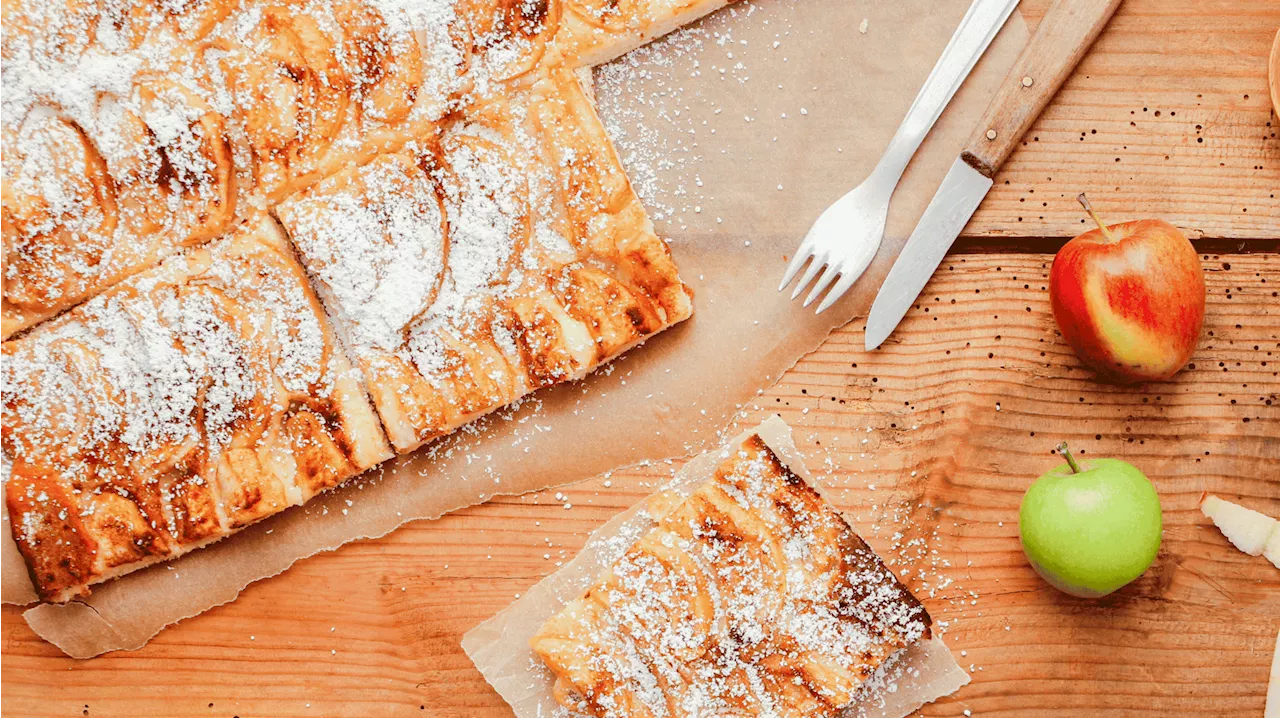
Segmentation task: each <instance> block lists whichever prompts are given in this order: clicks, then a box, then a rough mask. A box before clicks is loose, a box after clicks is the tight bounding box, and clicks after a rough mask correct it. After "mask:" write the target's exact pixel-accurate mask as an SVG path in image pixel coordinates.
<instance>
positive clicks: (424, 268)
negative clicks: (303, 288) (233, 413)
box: [277, 72, 692, 451]
mask: <svg viewBox="0 0 1280 718" xmlns="http://www.w3.org/2000/svg"><path fill="white" fill-rule="evenodd" d="M277 214H278V216H279V217H280V220H281V222H282V223H283V224H284V226H285V228H286V229H287V230H288V232H289V234H290V236H291V238H292V239H293V241H294V243H295V244H296V245H297V247H298V249H299V252H300V254H301V256H302V259H303V263H304V264H305V265H306V267H307V269H308V271H310V272H311V274H312V276H313V278H314V279H315V280H316V283H317V285H318V286H320V287H321V288H322V289H321V296H322V298H323V299H324V301H325V304H326V306H327V308H328V309H329V312H330V314H331V315H333V316H334V317H335V321H336V323H337V325H338V328H339V331H340V332H341V333H342V335H343V337H344V338H345V339H346V342H347V344H348V346H350V347H351V350H352V352H353V355H354V356H355V358H356V363H357V364H358V365H359V366H360V367H361V368H362V369H363V370H364V372H365V377H366V380H367V383H368V385H369V387H370V391H371V393H372V395H373V399H374V404H375V405H376V406H377V408H378V411H379V414H380V415H381V417H382V421H383V424H384V425H385V426H386V427H387V433H388V435H389V436H390V438H391V441H392V443H393V444H394V445H395V446H396V448H397V449H398V450H400V451H408V450H411V449H413V448H414V447H416V446H418V445H420V444H422V443H423V442H426V441H430V440H431V439H433V438H436V437H438V436H441V435H443V434H446V433H448V432H450V431H452V430H453V429H455V428H457V427H458V426H460V425H462V424H464V423H466V422H469V421H471V420H473V419H474V418H476V417H477V416H480V415H482V414H485V413H488V412H490V411H493V410H494V409H497V408H499V407H502V406H505V405H507V404H509V403H511V402H512V401H514V400H515V399H517V398H519V397H521V396H523V395H524V394H527V393H528V392H530V391H533V390H535V389H538V388H540V387H544V386H549V385H551V384H556V383H559V382H563V381H568V380H572V379H576V378H579V377H581V376H583V375H584V374H585V373H586V372H588V371H591V370H592V369H594V368H595V367H597V366H599V365H600V364H601V363H603V362H606V361H608V360H610V359H612V358H613V357H615V356H617V355H618V354H620V353H622V352H623V351H626V350H627V349H628V348H630V347H631V346H633V345H634V344H636V343H637V342H639V341H642V340H644V339H645V338H646V337H648V336H651V335H652V334H654V333H655V332H658V331H661V330H662V329H664V328H666V327H669V326H671V325H672V324H674V323H676V322H679V321H681V320H683V319H685V318H687V317H688V316H689V314H690V311H691V309H692V305H691V301H690V296H689V292H688V290H687V289H686V288H685V286H684V285H683V284H682V283H681V282H680V279H679V277H678V275H677V272H676V267H675V264H674V263H673V262H672V260H671V256H670V253H669V251H668V250H667V247H666V245H665V243H663V242H662V241H661V240H659V239H658V238H657V237H656V236H655V235H654V234H653V229H652V225H651V224H650V223H649V220H648V218H647V217H646V216H645V214H644V211H643V208H642V207H641V206H640V203H639V200H638V199H637V198H636V196H635V193H634V192H633V191H632V189H631V185H630V184H629V183H628V181H627V178H626V175H625V174H623V172H622V168H621V166H620V165H619V164H618V160H617V157H616V156H615V155H614V153H613V150H612V148H611V146H610V145H609V144H608V140H607V138H606V137H605V135H604V131H603V128H602V127H601V126H600V123H599V120H598V119H597V118H596V116H595V113H594V111H593V110H592V108H591V107H590V105H589V104H588V103H587V100H586V98H585V97H584V96H583V94H582V91H581V88H580V87H579V86H578V84H577V81H576V79H575V78H574V77H573V76H572V75H571V74H570V73H568V72H556V73H551V74H549V75H548V76H547V77H545V78H543V79H540V80H538V81H537V82H536V83H534V84H533V85H532V86H531V88H529V89H527V90H521V91H519V92H516V93H513V94H512V95H511V96H510V97H508V98H506V99H503V100H501V101H492V102H488V103H485V104H482V105H478V106H476V107H474V108H471V109H470V110H469V111H468V112H465V113H463V114H462V115H461V116H460V117H458V118H457V119H456V120H454V121H453V122H451V123H448V124H447V125H445V126H444V127H443V128H442V132H441V134H440V136H439V138H438V139H436V138H431V140H430V141H427V142H422V143H418V144H417V146H415V147H414V148H413V149H412V150H409V151H404V152H401V153H398V154H392V155H383V156H380V157H378V158H377V159H375V160H374V161H372V162H370V163H369V164H367V165H365V166H363V167H358V168H352V169H349V170H347V171H345V172H343V173H340V174H338V175H336V176H334V177H331V178H329V179H326V180H324V181H322V182H320V183H319V184H318V185H316V186H315V187H312V188H311V189H309V190H307V191H305V192H302V193H300V194H298V195H297V196H294V197H291V198H289V199H288V200H286V201H285V202H284V203H282V204H281V205H280V206H279V208H278V209H277ZM389 297H393V298H395V299H396V301H388V300H387V298H389Z"/></svg>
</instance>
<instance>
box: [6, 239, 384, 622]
mask: <svg viewBox="0 0 1280 718" xmlns="http://www.w3.org/2000/svg"><path fill="white" fill-rule="evenodd" d="M3 374H4V386H5V396H4V403H3V412H4V433H3V446H4V453H5V456H6V458H7V459H8V461H9V464H10V472H9V477H8V480H7V483H6V487H5V488H6V500H7V502H8V510H9V516H10V519H11V523H12V525H13V531H14V538H15V540H16V541H17V544H18V547H19V549H20V550H21V551H22V553H23V555H24V557H25V558H26V559H27V562H28V565H29V566H30V568H31V573H32V578H33V580H34V583H35V585H36V587H37V589H38V591H39V593H40V595H41V597H42V598H44V599H45V600H50V601H63V600H67V599H69V598H72V597H74V596H77V595H85V594H86V593H87V592H88V586H89V585H90V584H93V583H98V582H100V581H103V580H106V579H108V578H111V577H114V576H118V575H120V574H123V573H127V572H129V571H132V570H135V569H137V568H140V567H142V566H144V565H147V564H149V563H152V562H155V561H158V560H163V559H167V558H171V557H174V556H177V555H179V554H181V553H184V552H186V551H188V550H190V549H192V548H195V547H198V546H201V545H203V544H206V543H208V542H210V541H214V540H217V539H219V538H222V537H223V536H225V535H227V534H229V533H231V532H233V531H235V530H236V529H239V528H241V527H243V526H246V525H248V524H250V523H253V522H254V521H257V520H259V519H261V518H264V517H266V516H269V515H271V514H274V513H277V512H279V511H281V510H283V509H284V508H286V507H288V506H293V505H298V504H301V503H303V502H305V501H306V500H307V499H309V498H310V497H311V496H313V495H315V494H316V493H317V492H319V491H323V490H325V489H327V488H330V487H332V486H335V485H337V484H338V483H340V482H341V481H342V480H344V479H346V478H348V477H350V476H353V475H355V474H357V473H359V472H361V471H363V470H364V469H366V468H368V467H369V466H372V465H374V464H376V463H378V462H380V461H382V460H384V459H386V458H389V456H390V451H389V449H388V447H387V445H386V441H385V439H384V438H383V436H382V432H381V430H380V428H379V426H378V423H377V419H376V417H375V415H374V413H373V411H372V409H371V407H370V406H369V404H368V401H367V399H366V398H365V395H364V391H363V389H362V388H361V386H360V382H359V379H358V376H357V375H356V374H355V372H354V371H353V370H352V369H351V367H350V365H349V364H348V363H347V360H346V358H345V356H344V355H343V354H342V352H341V351H340V350H339V348H338V347H337V345H336V343H335V341H334V338H333V337H332V335H331V334H330V331H329V328H328V326H327V324H326V322H325V318H324V314H323V312H322V310H321V309H320V305H319V303H318V302H317V300H316V299H315V297H314V295H313V294H312V292H311V291H310V289H309V287H308V285H307V281H306V275H305V274H304V272H303V271H302V268H301V267H299V266H298V264H297V262H296V261H295V260H294V259H293V257H292V255H291V250H290V248H289V247H288V245H287V244H286V243H285V242H284V238H283V236H282V234H281V233H280V231H279V229H278V227H277V226H276V225H275V223H274V222H273V221H271V220H270V219H269V218H262V219H259V220H256V221H253V222H251V223H250V224H249V225H248V226H247V227H246V228H245V229H244V230H242V231H240V232H238V233H236V234H234V235H232V236H229V237H227V238H225V239H223V240H221V241H219V242H216V243H213V244H210V245H208V246H207V247H206V248H200V249H197V250H192V251H190V252H188V253H186V254H183V255H179V256H176V257H173V258H171V259H170V260H168V261H166V262H165V263H163V264H162V265H160V266H159V267H156V268H155V269H153V270H151V271H148V272H145V273H143V274H140V275H137V276H135V277H133V278H131V279H129V280H128V281H126V282H123V283H121V284H119V285H117V286H116V287H114V288H113V289H111V290H109V291H108V292H105V293H103V294H102V295H99V296H98V297H97V298H95V299H93V300H91V301H90V302H88V303H86V304H83V305H81V306H80V307H77V308H76V309H74V310H72V311H71V312H68V313H67V314H65V315H63V316H61V317H59V318H58V319H56V320H54V321H52V322H49V323H47V324H45V325H43V326H41V327H39V328H38V329H36V330H34V331H32V332H30V333H29V334H27V335H25V336H24V337H22V338H21V339H17V340H14V341H10V342H6V343H5V344H4V366H3Z"/></svg>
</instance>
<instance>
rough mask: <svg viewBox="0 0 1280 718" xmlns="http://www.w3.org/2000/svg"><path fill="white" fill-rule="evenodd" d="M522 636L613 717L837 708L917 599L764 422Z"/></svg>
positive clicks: (567, 702)
mask: <svg viewBox="0 0 1280 718" xmlns="http://www.w3.org/2000/svg"><path fill="white" fill-rule="evenodd" d="M648 510H649V513H650V515H651V516H652V517H653V520H654V522H655V526H654V528H653V529H652V530H650V531H649V532H647V533H645V534H644V535H642V536H641V537H640V538H639V539H638V540H636V541H635V543H633V544H632V545H631V546H630V548H628V549H627V551H626V552H625V553H624V554H623V556H622V557H621V558H620V559H618V560H617V561H616V562H615V563H614V564H613V565H612V566H611V567H610V568H609V569H608V571H606V572H605V574H604V575H603V576H601V577H600V578H599V579H598V580H597V581H596V582H595V583H594V584H593V585H592V586H590V587H589V588H588V589H587V590H586V591H585V592H584V593H583V595H582V596H581V597H579V598H577V599H575V600H573V601H571V602H570V603H569V604H568V605H566V606H565V608H564V609H563V610H562V611H561V612H560V613H559V614H557V615H556V616H553V617H552V618H551V619H549V620H548V621H547V622H546V623H545V624H543V626H542V627H541V628H540V629H539V631H538V633H537V634H536V635H535V636H534V637H533V639H531V641H530V646H531V648H532V649H533V651H534V653H535V654H537V655H538V656H539V657H540V658H542V660H543V661H544V662H545V663H546V664H547V666H548V667H550V668H551V670H552V672H553V673H554V674H555V676H556V684H555V696H556V699H557V700H558V701H559V702H560V703H561V704H563V705H564V706H565V707H567V708H569V709H570V710H572V711H576V712H579V713H585V714H587V715H592V716H608V717H610V718H621V717H623V716H627V717H630V718H644V717H646V716H652V717H655V718H657V717H666V716H671V717H680V716H690V717H693V716H699V717H702V716H729V715H732V716H756V715H759V716H766V715H767V716H796V717H797V718H798V717H799V716H832V717H834V716H837V715H839V712H840V709H841V708H842V707H844V706H846V705H847V704H849V703H850V702H851V701H852V700H853V699H854V697H855V694H856V693H857V691H858V688H859V687H860V686H861V685H862V684H863V682H864V681H866V680H867V679H868V678H870V677H871V676H872V675H873V674H874V673H875V672H876V670H877V669H878V668H880V666H881V665H883V664H884V663H885V661H886V660H889V659H890V658H891V657H892V656H893V655H894V654H896V653H897V652H898V651H900V650H902V649H904V648H906V647H907V646H908V645H910V644H912V643H914V642H916V641H919V640H921V639H922V638H927V637H929V635H930V624H931V619H930V618H929V615H928V613H927V612H926V611H925V610H924V607H923V606H921V605H920V602H919V601H917V600H916V598H915V597H914V596H912V595H911V593H910V592H909V591H908V590H907V588H906V587H905V586H903V585H902V584H901V583H900V582H899V581H898V579H897V578H896V577H895V576H894V575H893V573H892V572H891V571H890V570H889V569H888V568H886V567H885V566H884V564H883V563H881V561H880V559H879V558H878V557H877V556H876V555H875V553H874V552H872V550H871V549H870V548H869V547H868V546H867V545H866V543H864V542H863V541H862V539H860V538H859V537H858V536H857V534H855V533H854V532H853V530H852V529H851V528H850V527H849V526H848V524H846V523H845V521H844V520H843V519H842V518H841V517H840V515H839V514H838V513H837V512H836V511H835V510H834V509H833V508H832V507H831V506H829V505H828V504H826V503H825V502H824V501H823V499H822V497H821V496H820V495H819V494H818V493H817V492H816V491H814V490H813V488H811V487H810V486H809V485H808V484H806V483H805V482H804V481H803V480H802V479H801V478H800V477H798V476H796V475H795V474H794V473H792V472H791V471H790V469H788V468H787V467H786V466H785V465H784V464H783V463H782V462H781V460H780V459H779V458H778V457H777V456H776V455H775V454H774V453H773V452H772V451H771V450H770V449H769V447H768V446H767V445H766V444H765V443H764V441H763V440H761V439H760V437H759V436H754V435H753V436H751V437H749V438H748V439H747V440H745V441H744V442H743V443H742V444H741V445H739V446H737V447H733V448H731V449H730V450H729V456H728V458H727V459H725V461H724V462H723V463H722V464H721V465H720V466H719V467H718V468H717V469H716V471H715V473H714V475H713V477H712V478H711V479H709V480H708V481H707V482H705V483H704V484H702V485H701V486H700V487H699V488H697V490H696V491H694V492H693V493H692V494H691V495H689V496H687V497H685V496H679V495H672V494H659V495H657V496H655V497H654V498H653V499H652V500H651V501H650V504H649V507H648Z"/></svg>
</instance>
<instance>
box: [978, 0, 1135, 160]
mask: <svg viewBox="0 0 1280 718" xmlns="http://www.w3.org/2000/svg"><path fill="white" fill-rule="evenodd" d="M1121 1H1122V0H1055V2H1054V3H1053V5H1052V6H1051V7H1050V8H1049V11H1048V12H1047V13H1045V16H1044V18H1043V19H1042V20H1041V21H1040V25H1039V26H1038V27H1037V28H1036V33H1035V35H1034V36H1033V37H1032V38H1031V41H1030V42H1029V43H1027V47H1026V49H1024V50H1023V51H1022V54H1021V55H1020V56H1019V57H1018V60H1017V62H1015V63H1014V65H1013V69H1011V70H1010V71H1009V75H1008V76H1009V77H1010V78H1021V82H1008V81H1006V82H1005V83H1004V84H1003V85H1002V86H1001V87H1000V89H999V90H997V91H996V96H995V97H994V98H993V99H992V100H991V105H990V106H989V107H988V108H987V112H986V114H985V115H983V117H982V120H981V121H980V122H979V123H978V126H977V128H976V129H975V131H974V134H973V137H972V138H970V140H969V143H968V144H967V145H965V149H964V152H962V153H961V155H960V156H961V157H962V158H963V159H964V161H965V162H966V163H967V164H968V165H969V166H970V167H973V168H974V169H975V170H977V171H978V172H981V173H982V174H983V175H985V176H987V177H994V176H995V174H996V170H998V169H1000V166H1001V165H1003V164H1004V161H1005V160H1006V159H1008V158H1009V155H1010V153H1012V152H1013V148H1014V147H1015V146H1016V145H1017V143H1018V141H1019V140H1020V139H1022V136H1023V135H1024V134H1026V132H1027V130H1029V129H1030V128H1031V124H1032V123H1033V122H1035V120H1036V117H1038V116H1039V115H1040V111H1041V110H1043V109H1044V107H1045V105H1047V104H1049V100H1050V99H1052V98H1053V96H1054V95H1055V94H1057V92H1058V88H1060V87H1062V83H1063V82H1064V81H1065V80H1066V79H1067V76H1068V75H1070V74H1071V71H1072V69H1074V68H1075V66H1076V63H1078V62H1079V61H1080V58H1081V57H1083V56H1084V54H1085V53H1086V52H1087V51H1088V50H1089V46H1090V45H1092V44H1093V41H1094V40H1095V39H1097V37H1098V35H1099V34H1101V32H1102V29H1103V28H1104V27H1105V26H1106V24H1107V20H1109V19H1110V18H1111V16H1112V14H1114V13H1115V11H1116V8H1117V7H1119V6H1120V3H1121Z"/></svg>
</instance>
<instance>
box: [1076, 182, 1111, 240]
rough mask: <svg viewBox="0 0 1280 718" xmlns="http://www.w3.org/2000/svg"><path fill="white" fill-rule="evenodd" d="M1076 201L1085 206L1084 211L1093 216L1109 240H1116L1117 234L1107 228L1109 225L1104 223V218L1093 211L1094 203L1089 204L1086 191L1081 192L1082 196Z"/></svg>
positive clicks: (1103, 234)
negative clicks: (1085, 194)
mask: <svg viewBox="0 0 1280 718" xmlns="http://www.w3.org/2000/svg"><path fill="white" fill-rule="evenodd" d="M1076 201H1078V202H1079V203H1080V205H1081V206H1083V207H1084V211H1086V212H1088V213H1089V216H1090V217H1093V221H1094V223H1096V224H1097V225H1098V229H1100V230H1102V236H1103V237H1106V238H1107V241H1108V242H1114V241H1116V237H1115V235H1113V234H1111V230H1110V229H1107V225H1106V224H1105V223H1103V221H1102V218H1101V217H1099V216H1098V213H1097V212H1094V211H1093V205H1091V204H1089V198H1088V197H1085V196H1084V192H1081V193H1080V196H1079V197H1076Z"/></svg>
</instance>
